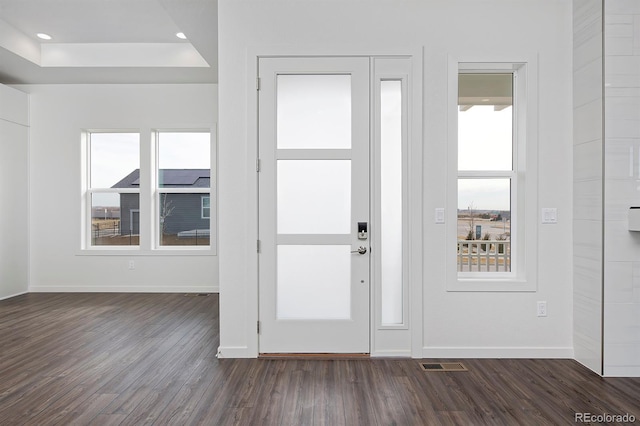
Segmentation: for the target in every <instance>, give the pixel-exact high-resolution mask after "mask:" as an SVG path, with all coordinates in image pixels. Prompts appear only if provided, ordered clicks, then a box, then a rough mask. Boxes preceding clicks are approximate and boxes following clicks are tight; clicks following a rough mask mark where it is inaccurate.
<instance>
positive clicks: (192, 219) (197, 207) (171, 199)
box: [160, 194, 209, 234]
mask: <svg viewBox="0 0 640 426" xmlns="http://www.w3.org/2000/svg"><path fill="white" fill-rule="evenodd" d="M165 196H166V204H165V203H164V202H163V200H164V197H165ZM203 196H208V194H162V195H161V196H160V206H161V213H162V206H163V205H166V206H167V210H169V211H170V214H169V216H167V217H166V218H165V226H164V233H165V234H178V233H179V232H183V231H192V230H196V229H197V230H208V229H209V219H208V218H207V219H203V218H202V197H203Z"/></svg>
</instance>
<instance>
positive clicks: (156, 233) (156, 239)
mask: <svg viewBox="0 0 640 426" xmlns="http://www.w3.org/2000/svg"><path fill="white" fill-rule="evenodd" d="M161 133H209V143H210V145H209V146H210V148H209V149H210V151H211V159H210V162H209V176H210V180H209V187H208V188H162V187H160V186H159V185H158V182H159V177H158V176H159V172H160V165H159V155H158V154H159V143H160V138H159V135H160V134H161ZM152 134H153V152H154V155H153V157H154V162H153V164H154V168H153V184H152V188H153V189H152V190H153V193H154V194H153V203H154V206H153V209H152V211H153V218H152V220H151V223H152V224H153V233H152V236H153V249H154V250H158V251H167V250H176V251H188V250H192V251H206V250H214V247H215V237H216V235H217V232H215V229H216V228H215V226H214V225H215V223H216V222H215V221H214V219H213V218H212V217H209V218H208V219H209V245H202V246H200V245H198V246H196V245H190V246H188V245H185V246H163V245H160V242H161V236H160V208H161V207H162V203H161V200H160V198H161V197H162V194H206V195H208V196H209V197H211V191H212V189H211V182H215V179H214V176H215V174H214V171H215V168H214V164H215V162H214V158H215V156H214V152H215V144H214V132H213V131H212V129H154V130H153V131H152ZM204 196H205V195H203V197H204ZM209 205H210V207H209V213H211V208H212V207H211V198H210V199H209ZM200 215H201V216H202V198H201V199H200ZM201 219H206V218H204V217H201Z"/></svg>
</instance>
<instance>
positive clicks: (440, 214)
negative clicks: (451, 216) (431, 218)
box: [435, 207, 444, 223]
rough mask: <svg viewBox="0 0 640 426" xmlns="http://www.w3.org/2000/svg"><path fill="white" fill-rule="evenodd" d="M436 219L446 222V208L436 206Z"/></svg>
mask: <svg viewBox="0 0 640 426" xmlns="http://www.w3.org/2000/svg"><path fill="white" fill-rule="evenodd" d="M435 221H436V223H444V208H442V207H438V208H436V211H435Z"/></svg>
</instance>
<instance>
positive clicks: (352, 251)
mask: <svg viewBox="0 0 640 426" xmlns="http://www.w3.org/2000/svg"><path fill="white" fill-rule="evenodd" d="M366 252H367V248H366V247H365V246H360V247H358V249H357V250H351V253H358V254H365V253H366Z"/></svg>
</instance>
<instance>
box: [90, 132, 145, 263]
mask: <svg viewBox="0 0 640 426" xmlns="http://www.w3.org/2000/svg"><path fill="white" fill-rule="evenodd" d="M100 133H110V134H114V133H137V134H138V143H139V146H138V148H139V149H140V145H141V144H142V138H141V136H142V135H141V134H140V131H139V130H137V129H133V130H127V129H113V130H84V131H82V134H81V155H82V158H83V161H82V168H81V172H82V179H81V186H82V194H83V198H82V203H81V204H82V211H83V214H82V216H81V220H80V223H81V229H82V232H81V243H80V246H81V248H82V249H83V250H89V251H103V250H104V251H139V250H140V243H139V244H137V245H117V246H116V245H114V246H109V245H93V243H92V236H93V228H92V215H93V211H92V203H91V200H92V197H93V194H138V197H140V188H139V187H138V188H137V189H136V188H101V187H93V186H92V184H91V135H93V134H100ZM140 162H142V159H140ZM138 168H140V164H139V165H138ZM123 177H124V176H123ZM121 208H122V206H121ZM121 214H122V212H121Z"/></svg>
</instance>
